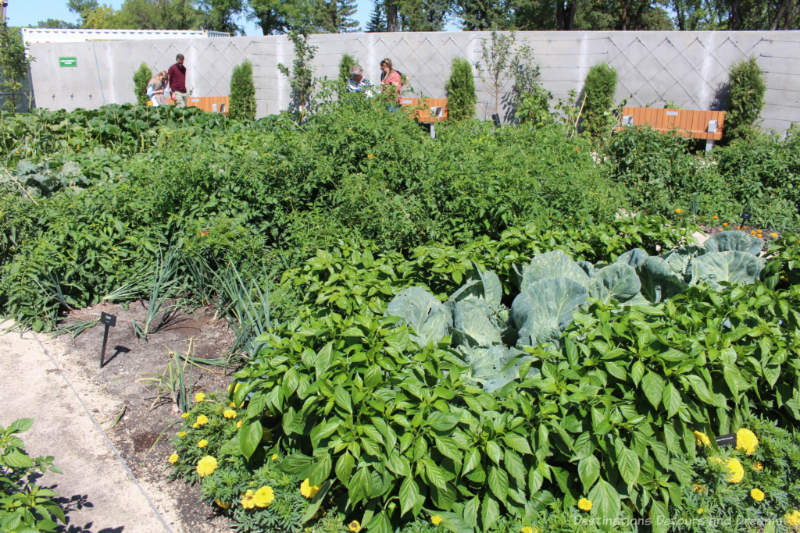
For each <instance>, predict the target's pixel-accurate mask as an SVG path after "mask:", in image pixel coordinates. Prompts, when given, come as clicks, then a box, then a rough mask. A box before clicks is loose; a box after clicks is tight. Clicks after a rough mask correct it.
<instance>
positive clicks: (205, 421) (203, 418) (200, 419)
mask: <svg viewBox="0 0 800 533" xmlns="http://www.w3.org/2000/svg"><path fill="white" fill-rule="evenodd" d="M194 423H195V424H197V425H198V426H204V425H206V424H208V417H207V416H206V415H200V416H198V417H197V420H195V422H194ZM193 427H194V426H193Z"/></svg>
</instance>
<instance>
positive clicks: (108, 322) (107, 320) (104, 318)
mask: <svg viewBox="0 0 800 533" xmlns="http://www.w3.org/2000/svg"><path fill="white" fill-rule="evenodd" d="M100 322H102V323H103V326H105V330H103V347H102V348H101V349H100V368H103V359H104V358H105V356H106V343H107V342H108V328H109V327H113V326H116V325H117V317H116V316H114V315H109V314H108V313H100Z"/></svg>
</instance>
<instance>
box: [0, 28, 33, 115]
mask: <svg viewBox="0 0 800 533" xmlns="http://www.w3.org/2000/svg"><path fill="white" fill-rule="evenodd" d="M29 66H30V59H29V58H28V57H27V56H26V55H25V45H24V44H23V42H22V35H21V33H20V31H19V29H17V28H9V27H8V26H6V25H5V24H2V25H0V93H6V94H0V103H1V104H2V105H0V110H5V111H10V112H12V113H13V112H14V111H16V110H17V109H19V108H20V107H21V106H23V105H24V103H23V101H22V98H24V97H25V95H24V94H23V93H22V89H23V83H24V81H25V78H26V76H27V75H28V67H29Z"/></svg>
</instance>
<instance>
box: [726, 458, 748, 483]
mask: <svg viewBox="0 0 800 533" xmlns="http://www.w3.org/2000/svg"><path fill="white" fill-rule="evenodd" d="M725 466H727V467H728V477H727V478H726V480H727V481H728V483H739V482H740V481H741V480H742V479H743V478H744V467H743V466H742V463H740V462H739V459H736V458H734V457H731V458H730V459H728V460H727V461H726V462H725Z"/></svg>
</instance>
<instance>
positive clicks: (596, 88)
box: [581, 63, 617, 140]
mask: <svg viewBox="0 0 800 533" xmlns="http://www.w3.org/2000/svg"><path fill="white" fill-rule="evenodd" d="M616 89H617V71H616V70H615V69H614V68H613V67H610V66H608V65H607V64H606V63H599V64H597V65H594V66H593V67H592V68H590V69H589V73H588V74H586V81H585V82H584V85H583V93H584V95H585V96H586V99H585V102H584V107H583V115H582V117H581V129H582V130H583V131H586V132H588V134H589V135H590V136H591V137H592V138H593V139H596V140H601V139H604V138H606V137H608V136H610V135H611V131H612V129H613V127H614V125H616V117H615V116H614V92H615V91H616Z"/></svg>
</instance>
